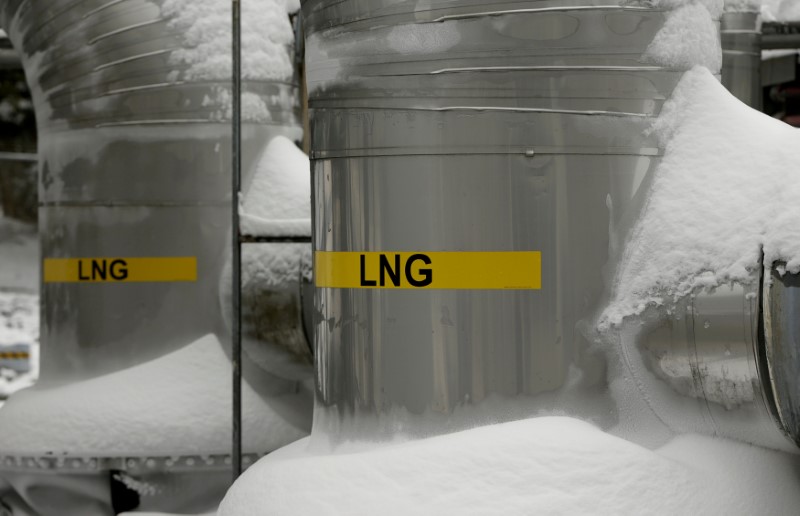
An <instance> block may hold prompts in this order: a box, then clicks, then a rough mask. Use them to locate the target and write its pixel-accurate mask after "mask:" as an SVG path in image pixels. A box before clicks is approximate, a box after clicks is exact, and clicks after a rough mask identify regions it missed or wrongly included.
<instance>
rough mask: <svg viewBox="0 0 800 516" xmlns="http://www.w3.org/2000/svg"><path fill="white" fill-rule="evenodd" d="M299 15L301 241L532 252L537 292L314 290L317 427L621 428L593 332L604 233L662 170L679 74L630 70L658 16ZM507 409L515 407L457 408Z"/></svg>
mask: <svg viewBox="0 0 800 516" xmlns="http://www.w3.org/2000/svg"><path fill="white" fill-rule="evenodd" d="M303 8H304V13H305V15H306V18H307V22H308V26H309V28H308V33H309V36H308V38H307V41H306V59H307V70H308V72H307V73H308V78H309V79H308V80H309V91H310V104H309V105H310V109H311V117H312V159H313V163H312V169H313V183H312V185H313V196H314V204H313V210H314V218H315V221H314V231H313V235H314V249H315V250H316V251H328V252H337V251H349V252H380V251H383V252H411V251H414V252H425V251H431V252H433V251H443V252H455V253H457V252H468V251H482V252H486V251H504V252H514V251H539V252H540V253H541V288H540V289H538V290H469V289H466V290H465V289H462V290H447V289H435V288H434V289H432V290H424V291H422V290H413V289H380V288H376V289H362V288H317V294H316V310H317V314H316V325H315V342H316V365H317V411H316V413H315V429H317V428H318V429H320V430H323V431H329V432H330V433H332V434H336V433H340V432H341V433H345V432H347V433H348V435H352V433H353V432H356V433H357V432H362V433H363V432H367V433H369V432H372V431H374V432H376V433H378V434H380V433H389V434H391V433H393V432H396V431H397V430H398V429H403V430H406V431H409V432H412V433H426V432H443V431H447V430H452V429H456V428H463V427H464V426H471V425H474V424H476V423H477V422H481V421H483V422H485V421H487V420H498V419H503V418H508V417H520V416H523V415H527V414H531V413H535V412H537V411H540V410H548V409H550V410H559V411H566V412H567V413H570V414H573V415H577V416H581V417H585V418H591V419H593V420H594V421H596V422H598V424H601V425H602V426H604V427H606V428H608V427H612V426H614V425H615V424H617V423H618V413H617V406H616V403H615V401H614V400H613V397H612V395H611V394H610V392H609V388H608V385H607V372H608V367H609V364H608V363H607V360H606V355H605V354H604V353H603V352H602V351H601V349H600V348H599V347H598V346H597V344H596V335H594V334H593V330H592V327H591V324H590V323H591V321H592V319H593V317H594V315H595V314H596V311H597V310H598V309H599V308H600V306H601V303H602V301H603V295H604V289H605V275H606V271H607V268H608V267H609V266H610V265H611V264H610V263H609V260H610V254H611V252H610V249H611V248H614V247H615V246H619V245H620V244H621V243H622V242H620V241H617V240H616V237H612V236H611V235H616V236H619V235H623V236H624V235H625V232H626V228H629V227H630V225H631V223H632V222H633V220H635V217H636V214H637V213H638V212H639V208H640V207H641V205H642V203H643V202H644V198H645V194H646V191H647V188H648V186H649V182H650V179H651V176H652V173H653V171H654V169H655V167H656V166H657V164H658V161H659V159H660V155H661V149H660V148H659V146H658V143H657V142H656V141H655V140H654V139H653V138H651V137H649V136H647V131H646V127H647V126H648V124H649V121H650V119H651V118H652V117H653V116H655V115H657V114H658V113H659V112H660V110H661V106H662V105H663V103H664V101H665V100H666V99H667V98H669V96H670V94H671V92H672V89H673V88H674V86H675V84H677V82H678V80H680V77H681V75H682V71H681V70H676V69H668V68H664V67H660V66H657V65H653V64H652V63H650V62H648V61H647V60H646V59H645V58H644V57H643V55H644V53H645V51H646V50H647V48H648V46H649V44H650V43H651V41H652V40H653V38H654V37H655V35H656V34H657V32H658V31H659V30H660V28H661V27H662V26H663V25H664V23H665V20H666V17H667V15H668V12H666V11H664V10H661V9H654V8H650V7H643V6H639V7H632V6H628V5H622V2H620V3H617V2H602V5H601V3H599V2H593V1H591V0H589V1H575V2H556V1H542V2H535V3H534V4H531V3H530V2H502V3H500V2H497V3H495V2H467V1H463V2H437V1H434V2H430V3H428V4H426V5H425V7H420V6H418V5H417V4H414V5H412V3H407V2H382V1H374V2H357V1H344V2H328V1H324V0H309V1H308V2H306V3H304V5H303ZM481 273H482V272H481V271H471V274H475V275H480V274H481ZM501 400H506V401H508V400H515V401H514V403H516V404H518V405H519V406H523V407H524V408H523V409H521V410H522V412H520V411H519V410H517V409H509V410H506V409H497V410H489V411H488V412H487V413H483V412H482V411H481V410H477V411H475V412H470V411H468V410H466V408H467V407H471V406H475V405H478V404H479V403H481V402H489V403H500V404H501V405H502V404H503V403H504V402H503V401H501ZM503 406H507V405H503ZM421 415H425V417H422V418H420V417H418V416H421ZM426 421H427V422H426ZM429 423H430V424H429Z"/></svg>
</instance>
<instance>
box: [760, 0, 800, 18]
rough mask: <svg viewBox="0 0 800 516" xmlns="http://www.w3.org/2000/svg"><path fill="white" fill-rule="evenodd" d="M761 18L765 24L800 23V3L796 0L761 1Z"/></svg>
mask: <svg viewBox="0 0 800 516" xmlns="http://www.w3.org/2000/svg"><path fill="white" fill-rule="evenodd" d="M756 1H757V0H756ZM761 18H762V19H763V20H764V21H767V22H792V21H800V2H798V1H797V0H762V2H761Z"/></svg>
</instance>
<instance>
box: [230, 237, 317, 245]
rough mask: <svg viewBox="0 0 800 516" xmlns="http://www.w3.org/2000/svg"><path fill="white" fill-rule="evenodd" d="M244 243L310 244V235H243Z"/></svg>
mask: <svg viewBox="0 0 800 516" xmlns="http://www.w3.org/2000/svg"><path fill="white" fill-rule="evenodd" d="M241 242H242V243H243V244H310V243H311V237H310V236H295V235H293V236H262V235H242V238H241Z"/></svg>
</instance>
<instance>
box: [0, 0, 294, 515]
mask: <svg viewBox="0 0 800 516" xmlns="http://www.w3.org/2000/svg"><path fill="white" fill-rule="evenodd" d="M278 4H279V3H274V4H273V3H269V4H268V5H267V4H264V5H261V6H252V8H251V12H250V13H249V14H250V16H249V18H247V17H246V19H245V31H249V32H247V34H248V35H249V36H253V37H251V38H250V39H249V40H248V41H246V42H245V51H246V52H247V51H248V47H247V44H248V42H249V43H250V44H254V45H260V46H258V48H254V49H250V50H251V51H253V53H254V55H258V56H259V59H260V60H259V61H257V62H256V61H254V59H253V58H252V57H251V58H246V59H245V63H244V81H243V90H244V94H243V97H242V102H243V108H244V115H243V128H242V160H243V186H244V189H245V190H246V189H247V186H248V184H249V182H250V179H251V178H252V175H253V173H254V170H255V168H256V164H257V163H258V162H259V160H260V159H261V158H262V156H263V155H264V154H265V152H266V147H267V144H268V143H269V141H270V140H271V139H272V138H274V137H276V136H279V135H280V136H286V137H288V138H289V139H291V140H294V141H299V140H300V138H301V136H302V129H301V126H300V122H299V116H298V115H299V103H298V99H297V93H298V87H297V84H296V80H295V79H293V59H292V55H291V52H292V47H293V45H292V44H293V38H292V32H291V26H290V23H289V20H288V14H287V13H286V12H285V9H284V7H282V6H279V5H278ZM273 8H274V9H283V11H282V12H283V15H284V17H285V18H286V19H285V20H284V21H280V22H279V23H277V25H274V26H273V25H270V26H269V29H268V30H275V31H276V32H275V33H265V32H263V31H264V30H267V28H266V27H265V26H264V25H263V24H262V22H263V21H264V16H267V18H269V15H270V13H271V11H269V9H273ZM265 13H266V14H265ZM272 14H274V13H272ZM245 15H248V12H247V10H246V11H245ZM274 19H277V20H280V18H276V17H275V16H273V18H269V20H274ZM281 24H283V25H281ZM0 25H2V26H3V27H5V28H6V29H7V30H8V33H9V35H10V37H11V40H12V42H13V44H14V47H15V49H16V50H17V51H18V52H19V53H20V55H21V56H22V61H23V65H24V68H25V72H26V76H27V79H28V83H29V84H30V86H31V89H32V93H33V98H34V104H35V109H36V117H37V125H38V130H39V149H40V151H39V166H40V184H39V202H40V207H39V220H40V235H41V243H42V255H43V257H44V258H45V271H44V272H45V277H44V283H43V287H42V332H41V345H42V364H41V376H40V380H39V384H37V386H36V387H35V388H34V389H32V390H28V391H26V392H23V393H21V394H19V395H18V396H15V397H12V398H11V399H10V401H9V402H8V404H7V405H6V406H4V407H3V411H2V412H3V413H2V414H0V428H2V429H0V435H3V438H0V455H2V456H3V457H5V461H2V460H0V465H2V466H5V467H6V472H5V473H4V474H3V476H4V477H6V478H7V479H8V478H11V476H7V475H10V473H8V471H12V470H19V469H20V468H22V470H25V471H27V472H28V473H30V472H31V471H34V472H35V468H33V467H34V466H41V465H42V464H44V466H42V467H44V469H46V470H47V469H54V468H55V469H58V468H65V469H66V470H69V469H70V468H73V471H78V470H82V471H83V473H86V472H87V471H91V472H102V471H105V470H106V469H107V468H108V467H110V465H111V466H113V467H114V469H123V470H124V469H127V470H129V471H134V472H137V471H138V473H137V474H139V473H143V472H149V473H150V474H156V473H157V472H159V471H162V470H164V469H166V470H169V469H174V467H175V466H176V465H181V464H183V467H184V468H185V467H186V466H187V465H192V468H195V469H197V468H204V467H208V468H209V469H216V470H224V469H225V468H228V467H229V466H226V465H225V463H224V461H223V460H222V458H221V456H224V455H227V454H228V452H229V446H230V439H229V437H228V436H229V433H225V432H223V431H218V430H212V428H214V427H219V426H222V427H223V428H225V429H229V424H230V423H229V421H230V419H229V414H228V413H227V412H226V411H225V410H223V409H217V410H214V412H215V413H219V412H220V410H221V411H222V412H223V413H224V414H225V417H224V419H223V420H222V421H216V422H214V424H211V423H212V422H211V421H209V422H208V426H207V427H205V426H204V427H203V428H198V429H197V431H198V434H197V435H195V437H197V436H199V435H200V434H203V432H204V429H205V431H206V433H208V435H206V436H205V438H202V439H200V441H199V442H204V443H205V444H202V445H200V447H201V448H203V449H200V448H197V446H196V443H197V442H198V441H195V444H193V442H192V439H191V438H188V437H186V436H184V435H175V436H173V437H174V439H173V441H174V443H177V444H176V445H175V447H173V449H172V450H165V449H164V447H163V446H162V445H163V444H164V442H165V441H169V437H168V436H164V435H163V433H164V428H169V427H174V428H180V427H181V426H180V425H181V424H184V425H185V424H186V423H180V420H181V417H182V416H181V410H182V409H183V408H186V407H182V406H178V407H173V408H174V409H175V410H167V409H166V408H165V407H160V404H161V405H163V403H166V402H165V401H164V400H165V399H169V398H170V396H169V395H167V393H165V395H164V396H163V397H161V396H155V397H154V398H153V399H152V400H151V404H152V406H153V407H154V408H153V410H161V409H164V410H163V411H162V412H163V414H164V416H163V417H164V418H165V419H164V420H162V421H160V423H159V425H158V428H153V429H152V432H148V431H147V430H146V429H144V428H138V427H137V431H138V432H139V433H140V434H142V435H146V434H148V433H149V434H150V435H157V436H159V438H158V439H145V438H143V439H142V440H141V442H139V444H135V445H130V441H128V443H129V444H126V445H122V444H121V443H122V442H124V441H126V440H127V436H119V445H120V446H123V447H128V449H127V451H125V450H116V449H115V448H114V446H110V447H109V448H106V449H92V448H91V444H86V445H85V446H83V445H82V444H81V442H82V441H81V440H80V435H72V436H70V435H67V436H64V435H60V436H59V435H55V434H54V436H53V438H52V439H51V440H49V442H48V443H47V446H48V447H47V448H41V446H42V445H41V443H40V441H41V440H40V441H37V442H39V444H36V445H32V446H30V447H26V445H25V444H24V441H25V436H23V435H18V434H19V432H18V431H16V430H18V429H19V428H22V427H26V425H27V427H30V428H36V429H37V431H36V432H32V434H36V435H38V436H39V437H41V435H42V433H43V432H45V431H46V429H47V427H48V421H49V419H53V418H58V417H59V416H57V415H54V414H49V415H48V414H47V413H32V411H31V410H27V408H26V407H33V406H47V405H46V404H44V405H43V404H42V403H39V402H38V401H36V399H39V401H41V399H40V398H42V397H46V396H47V395H48V393H49V392H55V391H56V389H51V388H53V387H58V388H59V389H62V388H65V386H72V385H75V384H76V383H80V382H86V381H87V380H88V381H91V379H92V378H100V377H103V378H106V376H104V375H109V374H112V373H117V372H119V371H127V370H129V369H130V368H132V367H133V368H134V369H133V370H134V371H138V370H140V369H137V367H138V366H140V365H141V364H142V363H144V362H146V361H148V360H151V359H157V358H159V357H162V356H166V355H168V354H169V353H170V352H174V351H176V350H181V349H183V348H184V346H186V345H187V344H189V343H191V342H193V341H197V342H201V343H203V342H207V341H206V340H203V339H201V337H203V336H204V335H208V334H212V335H216V336H217V337H218V338H219V340H220V341H221V342H222V344H223V349H225V350H228V349H229V347H228V338H227V335H228V329H227V327H226V324H225V321H224V317H223V309H222V307H221V306H220V299H221V297H222V296H223V295H224V292H221V290H220V286H221V285H224V284H225V280H224V279H223V278H222V275H223V269H224V267H225V265H226V261H229V250H230V245H229V242H230V238H229V236H226V235H230V231H231V228H230V215H229V214H230V203H231V191H230V176H229V174H230V163H231V154H230V149H231V130H230V117H231V89H230V86H231V84H230V62H229V55H230V53H229V51H228V49H229V48H230V46H229V45H230V15H229V6H228V5H226V4H224V3H221V4H220V3H218V2H206V3H205V4H203V5H197V4H196V3H195V2H180V1H172V0H157V1H143V0H142V1H140V0H133V1H126V2H119V1H112V2H109V1H105V0H88V1H87V0H64V1H59V2H57V3H53V2H48V1H46V0H11V1H7V2H4V3H3V5H2V6H0ZM284 25H285V29H286V30H285V31H284V32H280V31H281V30H284ZM275 27H278V28H277V29H276V28H275ZM287 33H288V34H287ZM265 45H266V46H265ZM131 257H135V258H157V259H159V260H161V259H165V258H166V259H175V258H182V259H184V261H181V260H178V261H176V262H171V263H173V264H177V265H176V267H177V268H178V270H179V272H178V273H173V274H171V275H170V274H169V273H164V268H163V267H164V264H167V265H168V264H169V263H170V262H164V261H156V262H154V263H155V264H156V265H155V268H154V269H152V270H151V272H150V273H147V274H150V276H147V277H146V278H144V279H145V280H146V281H141V282H115V281H100V282H83V281H82V280H83V278H85V277H86V276H87V274H89V272H88V271H89V270H90V269H88V268H86V267H87V263H88V262H83V263H82V266H83V267H84V268H83V269H81V268H78V269H77V275H78V276H77V277H76V278H72V277H71V276H70V275H72V274H73V273H74V272H75V271H74V270H71V269H69V268H68V267H70V265H67V266H65V267H67V268H66V269H59V268H58V267H60V265H58V264H59V263H61V264H63V263H65V262H51V263H48V262H47V260H49V259H73V260H75V259H86V258H97V259H105V258H123V259H126V258H131ZM187 258H188V260H186V259H187ZM53 263H55V264H56V265H54V266H53V267H55V268H52V267H51V265H52V264H53ZM70 263H74V262H70ZM98 263H99V265H98V266H97V267H98V270H100V268H101V267H103V263H102V261H100V262H98ZM195 263H196V269H195V268H194V264H195ZM187 264H188V265H187ZM117 265H118V266H119V264H117ZM105 266H106V267H108V266H109V265H108V263H106V264H105ZM78 267H80V266H78ZM133 267H134V265H131V264H130V263H129V270H128V273H129V274H131V275H133V274H134V271H133ZM292 267H294V265H292ZM120 271H121V269H118V271H117V272H118V273H119V274H117V275H113V274H112V275H111V276H109V274H110V272H108V270H107V271H106V272H105V276H104V277H105V279H107V280H113V279H124V278H122V276H123V275H124V274H122V273H121V272H120ZM153 271H155V272H153ZM92 274H94V273H92ZM97 274H98V277H99V276H102V273H101V272H98V273H97ZM160 276H163V278H162V279H165V280H166V281H156V280H158V279H159V277H160ZM95 279H97V278H95ZM176 279H183V280H186V281H175V280H176ZM65 280H75V281H65ZM293 280H294V282H295V283H297V282H299V279H297V278H294V279H293ZM283 287H285V285H283V286H280V285H279V286H276V287H275V288H276V289H277V290H278V291H279V294H280V289H281V288H283ZM295 297H299V292H297V293H296V294H295ZM198 339H200V340H198ZM170 356H175V355H170ZM189 360H191V358H189ZM195 365H196V366H198V367H199V366H202V364H199V363H198V364H195ZM187 367H193V365H191V364H189V365H188V366H187ZM252 370H260V369H258V364H255V363H253V362H252V361H246V363H245V366H244V371H245V374H248V372H249V371H250V372H252ZM198 374H201V373H198ZM257 377H261V378H257ZM226 378H227V375H226ZM184 380H185V379H184ZM249 380H250V382H249V383H250V385H251V386H252V387H253V388H254V389H255V390H256V391H257V392H259V393H260V394H263V395H275V396H280V395H282V394H293V393H295V392H296V391H297V389H298V387H297V383H296V382H295V381H289V380H281V379H277V378H273V377H268V378H264V375H263V374H261V375H255V376H254V375H252V374H251V375H249ZM98 381H101V382H102V381H104V380H102V378H101V379H100V380H98ZM142 381H143V382H146V381H147V380H146V379H142ZM197 381H198V382H201V383H202V382H203V381H204V380H203V379H198V380H197ZM178 382H179V383H180V382H181V380H178ZM224 384H225V385H226V386H227V385H229V383H228V382H227V381H225V383H224ZM98 385H100V384H98ZM49 389H51V390H50V391H48V390H49ZM224 392H225V393H226V394H228V393H229V390H228V389H227V388H226V389H225V391H224ZM99 394H100V395H102V396H104V398H103V399H104V400H111V399H116V398H119V399H118V400H117V401H118V403H117V404H116V405H117V406H119V407H125V406H126V400H125V398H124V393H123V392H119V393H118V392H104V393H99ZM196 401H197V403H205V402H204V401H202V400H196ZM80 402H83V403H85V402H86V400H81V401H80ZM37 403H39V405H37ZM77 403H79V402H78V400H76V407H75V410H74V415H75V417H74V418H70V421H73V422H75V421H77V422H78V423H76V424H74V425H72V426H71V427H70V428H69V431H70V432H73V433H81V432H84V431H87V432H88V431H89V430H82V427H81V425H87V426H88V427H91V428H94V429H97V428H105V421H103V420H102V415H101V416H99V417H100V420H94V419H93V418H96V417H98V416H97V411H92V410H91V409H92V408H93V407H86V409H87V413H86V414H84V413H82V412H81V409H80V408H79V407H78V406H77ZM284 404H285V403H284V402H277V403H261V404H260V405H259V407H260V408H257V409H255V410H254V406H252V405H251V406H249V407H246V408H245V426H244V432H245V436H244V437H245V444H244V451H245V452H247V453H264V452H267V451H270V449H273V448H274V447H277V446H280V445H282V444H285V442H286V439H291V438H296V437H298V436H299V435H302V433H303V429H302V427H303V423H302V422H300V423H298V422H297V421H292V419H293V418H295V416H296V414H294V412H295V411H294V409H291V408H287V407H283V405H284ZM112 405H115V404H114V403H112ZM226 406H228V407H229V405H226ZM159 407H160V408H159ZM282 407H283V408H282ZM62 409H63V407H58V410H62ZM262 409H263V410H268V411H271V412H270V413H271V414H273V415H275V417H276V418H280V417H282V416H278V415H277V414H281V415H286V417H287V418H288V419H287V420H286V421H292V422H289V423H288V425H289V426H287V427H286V428H293V427H294V426H293V425H296V428H295V430H292V431H290V432H289V433H288V434H283V436H282V437H281V435H282V434H281V432H276V433H271V434H270V433H265V432H264V431H262V429H261V428H256V426H259V427H260V426H263V416H264V413H261V412H259V411H260V410H262ZM64 410H65V409H64ZM59 414H60V413H59ZM20 418H27V419H26V420H25V422H23V423H20V422H19V419H20ZM170 418H172V419H175V421H173V423H175V425H177V426H174V425H173V424H172V423H170V422H169V420H170ZM143 419H145V420H146V419H147V418H143ZM301 419H302V418H301ZM11 420H14V421H11ZM256 420H258V421H260V422H259V423H255V421H256ZM37 421H38V423H37ZM142 424H143V425H145V426H146V424H145V423H142ZM254 425H256V426H254ZM55 426H56V428H58V425H55ZM110 427H113V425H110V426H109V429H108V430H107V431H108V432H112V430H110ZM10 429H16V430H15V431H14V435H11V433H10V432H11V430H10ZM214 432H217V433H214ZM293 432H294V433H293ZM101 433H102V432H101ZM290 434H292V435H293V436H294V437H292V436H291V435H290ZM12 437H13V439H11V438H12ZM103 437H104V438H105V437H108V438H109V441H108V442H110V443H113V442H114V440H115V438H114V436H113V435H104V436H103ZM276 439H277V440H276ZM10 442H13V443H14V444H13V445H10V444H9V443H10ZM86 442H87V443H90V442H91V440H88V441H86ZM75 443H77V444H75ZM158 443H161V444H158ZM131 446H132V447H133V449H131ZM87 447H88V448H87ZM168 447H169V446H168ZM21 448H22V449H21ZM123 452H124V453H123ZM187 452H190V453H189V455H191V456H192V458H191V459H186V460H183V459H181V458H180V456H182V455H185V454H187ZM195 454H200V455H203V456H206V455H207V456H208V460H205V459H203V460H200V459H197V458H196V457H195ZM20 455H22V456H23V457H22V458H21V457H20ZM50 455H53V456H59V457H63V458H65V459H68V458H69V457H72V456H76V455H77V456H79V457H82V459H81V460H84V462H81V463H80V464H81V467H80V468H78V469H74V468H75V465H72V466H70V464H69V461H68V460H67V461H66V462H65V461H64V460H61V462H58V463H52V464H51V463H46V464H45V463H43V462H40V461H41V460H45V459H46V458H47V457H48V456H50ZM130 455H134V456H135V460H131V461H126V460H125V459H124V458H122V457H124V456H130ZM214 455H218V456H220V457H218V458H217V459H214V457H213V456H214ZM147 457H149V459H147V460H149V461H150V462H148V464H149V463H152V464H155V466H152V465H151V466H145V463H146V462H147V460H145V458H147ZM168 457H172V458H171V459H170V458H168ZM28 459H30V460H32V461H33V462H31V463H30V464H31V468H33V469H31V468H27V465H28V462H26V461H27V460H28ZM251 459H252V457H251V458H249V459H248V460H251ZM9 461H10V462H9ZM45 462H46V460H45ZM118 462H119V464H118ZM9 464H10V465H11V466H10V468H9V467H8V465H9ZM210 464H213V466H209V465H210ZM140 466H141V468H140ZM26 468H27V469H26ZM192 468H188V469H192ZM223 473H224V472H223ZM15 475H16V477H14V478H22V477H21V476H20V475H22V473H19V474H17V473H15ZM12 476H13V475H12ZM23 476H24V475H23ZM210 478H212V477H209V479H210ZM214 478H217V477H214ZM219 478H223V479H225V481H227V479H228V478H229V477H228V475H227V474H223V476H222V477H219ZM217 480H218V479H217ZM217 480H214V482H216V481H217ZM15 482H16V485H17V486H18V487H19V485H20V484H19V482H17V481H15ZM209 482H211V480H209ZM12 483H14V482H12ZM223 485H224V484H223ZM210 486H211V484H209V492H211V491H212V490H213V489H211V487H210ZM20 489H21V488H20ZM21 496H23V497H25V494H24V493H23V494H22V495H21ZM42 501H43V500H42V499H41V497H40V499H39V500H34V501H31V500H28V502H29V503H34V502H36V503H40V502H42ZM45 513H46V511H45Z"/></svg>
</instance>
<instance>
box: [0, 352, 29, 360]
mask: <svg viewBox="0 0 800 516" xmlns="http://www.w3.org/2000/svg"><path fill="white" fill-rule="evenodd" d="M26 358H30V355H29V354H28V353H27V352H25V351H0V360H24V359H26Z"/></svg>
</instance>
